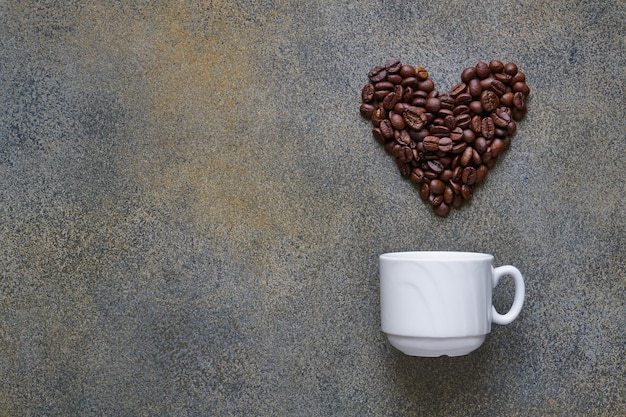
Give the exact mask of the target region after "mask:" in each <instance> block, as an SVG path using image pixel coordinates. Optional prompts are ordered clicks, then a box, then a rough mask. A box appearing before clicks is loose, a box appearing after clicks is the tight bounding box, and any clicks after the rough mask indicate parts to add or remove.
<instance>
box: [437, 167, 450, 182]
mask: <svg viewBox="0 0 626 417" xmlns="http://www.w3.org/2000/svg"><path fill="white" fill-rule="evenodd" d="M452 173H453V171H452V169H450V168H446V169H444V170H443V171H442V172H441V174H439V176H438V177H437V178H439V179H440V180H441V181H443V182H445V183H447V182H448V181H450V179H451V178H452Z"/></svg>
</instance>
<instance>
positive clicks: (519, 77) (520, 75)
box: [511, 71, 526, 84]
mask: <svg viewBox="0 0 626 417" xmlns="http://www.w3.org/2000/svg"><path fill="white" fill-rule="evenodd" d="M525 81H526V75H525V74H524V73H523V72H522V71H517V73H516V74H515V75H513V76H512V77H511V83H512V84H515V83H517V82H522V83H523V82H525Z"/></svg>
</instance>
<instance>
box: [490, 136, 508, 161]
mask: <svg viewBox="0 0 626 417" xmlns="http://www.w3.org/2000/svg"><path fill="white" fill-rule="evenodd" d="M489 149H491V154H492V155H493V157H495V158H497V157H498V155H500V152H502V150H503V149H504V142H502V139H498V138H496V139H494V140H493V142H491V145H489Z"/></svg>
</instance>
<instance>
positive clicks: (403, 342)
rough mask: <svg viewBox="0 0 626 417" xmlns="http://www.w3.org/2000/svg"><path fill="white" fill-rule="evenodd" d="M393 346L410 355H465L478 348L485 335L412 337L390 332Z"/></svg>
mask: <svg viewBox="0 0 626 417" xmlns="http://www.w3.org/2000/svg"><path fill="white" fill-rule="evenodd" d="M387 338H388V339H389V342H390V343H391V345H392V346H393V347H395V348H396V349H398V350H399V351H401V352H402V353H404V354H406V355H409V356H424V357H429V358H436V357H438V356H463V355H467V354H468V353H470V352H473V351H474V350H476V349H478V348H479V347H480V345H482V344H483V342H484V341H485V335H480V336H465V337H412V336H398V335H394V334H388V335H387Z"/></svg>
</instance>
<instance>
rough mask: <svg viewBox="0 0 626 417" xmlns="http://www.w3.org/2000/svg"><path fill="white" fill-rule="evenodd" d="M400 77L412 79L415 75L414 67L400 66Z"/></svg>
mask: <svg viewBox="0 0 626 417" xmlns="http://www.w3.org/2000/svg"><path fill="white" fill-rule="evenodd" d="M400 75H401V76H402V77H404V78H408V77H413V76H414V75H415V67H414V66H412V65H402V66H401V67H400Z"/></svg>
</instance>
